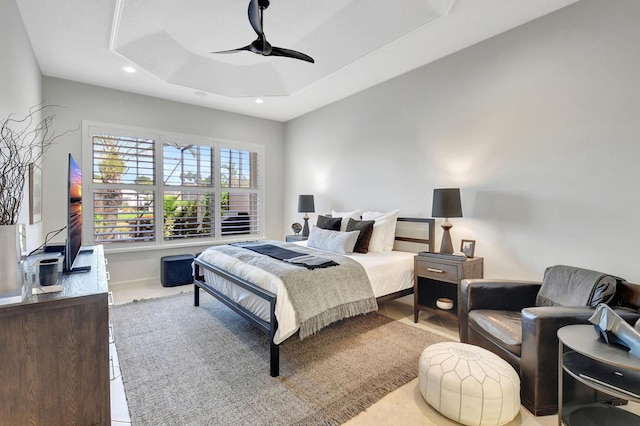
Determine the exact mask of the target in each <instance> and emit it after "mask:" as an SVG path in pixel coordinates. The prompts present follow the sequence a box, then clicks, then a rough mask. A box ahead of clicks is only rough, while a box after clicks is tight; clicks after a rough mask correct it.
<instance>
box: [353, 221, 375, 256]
mask: <svg viewBox="0 0 640 426" xmlns="http://www.w3.org/2000/svg"><path fill="white" fill-rule="evenodd" d="M374 223H376V221H375V220H355V219H351V218H349V222H347V232H348V231H360V235H358V239H357V240H356V246H355V247H354V248H353V251H354V252H356V253H364V254H367V253H369V241H371V235H373V224H374Z"/></svg>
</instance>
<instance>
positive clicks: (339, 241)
mask: <svg viewBox="0 0 640 426" xmlns="http://www.w3.org/2000/svg"><path fill="white" fill-rule="evenodd" d="M358 235H360V231H351V232H340V231H331V230H329V229H322V228H318V227H317V226H315V225H314V226H313V227H312V228H311V232H310V233H309V239H308V240H307V247H313V248H317V249H320V250H326V251H331V252H334V253H340V254H351V253H353V248H354V247H355V245H356V241H357V239H358Z"/></svg>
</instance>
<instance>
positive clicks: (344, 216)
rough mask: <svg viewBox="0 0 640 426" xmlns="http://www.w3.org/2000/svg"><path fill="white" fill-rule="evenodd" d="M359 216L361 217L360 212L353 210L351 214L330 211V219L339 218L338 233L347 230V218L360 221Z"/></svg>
mask: <svg viewBox="0 0 640 426" xmlns="http://www.w3.org/2000/svg"><path fill="white" fill-rule="evenodd" d="M360 216H362V210H354V211H352V212H337V211H335V210H331V217H341V218H342V222H341V223H340V231H342V232H345V231H346V230H347V223H349V218H351V219H355V220H360Z"/></svg>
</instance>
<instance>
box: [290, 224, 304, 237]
mask: <svg viewBox="0 0 640 426" xmlns="http://www.w3.org/2000/svg"><path fill="white" fill-rule="evenodd" d="M291 230H292V231H293V233H294V234H295V235H298V234H299V233H300V231H302V225H300V224H299V223H298V222H296V223H294V224H293V225H291Z"/></svg>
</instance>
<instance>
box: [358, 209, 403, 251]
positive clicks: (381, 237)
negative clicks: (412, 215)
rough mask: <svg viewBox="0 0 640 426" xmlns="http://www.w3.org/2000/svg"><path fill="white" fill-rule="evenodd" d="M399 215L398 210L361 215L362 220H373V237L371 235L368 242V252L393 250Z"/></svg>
mask: <svg viewBox="0 0 640 426" xmlns="http://www.w3.org/2000/svg"><path fill="white" fill-rule="evenodd" d="M399 213H400V210H392V211H388V212H363V213H362V220H375V223H374V224H373V235H371V241H370V242H369V251H370V252H374V253H375V252H378V253H384V252H389V251H391V250H393V241H394V240H395V237H396V222H397V221H398V214H399Z"/></svg>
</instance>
